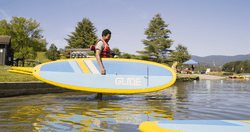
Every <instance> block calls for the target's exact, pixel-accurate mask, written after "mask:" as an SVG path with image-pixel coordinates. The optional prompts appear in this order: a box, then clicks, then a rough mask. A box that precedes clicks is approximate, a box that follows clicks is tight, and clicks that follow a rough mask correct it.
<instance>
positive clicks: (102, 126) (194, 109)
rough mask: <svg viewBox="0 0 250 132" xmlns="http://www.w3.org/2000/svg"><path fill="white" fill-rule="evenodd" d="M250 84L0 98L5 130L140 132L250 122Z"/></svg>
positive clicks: (0, 121) (1, 122) (201, 83)
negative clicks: (170, 125)
mask: <svg viewBox="0 0 250 132" xmlns="http://www.w3.org/2000/svg"><path fill="white" fill-rule="evenodd" d="M249 84H250V80H229V79H228V80H201V81H194V82H176V83H175V84H174V85H173V86H171V87H170V88H167V89H164V90H161V91H157V92H152V93H143V94H134V95H107V94H104V96H103V100H102V101H86V97H88V96H89V94H90V93H85V92H68V93H62V94H41V95H29V96H18V97H9V98H0V130H1V132H4V131H42V132H47V131H60V132H63V131H94V132H95V131H97V132H98V131H107V132H112V131H114V132H127V131H130V132H137V131H138V132H139V129H138V127H139V125H140V123H141V122H143V121H160V120H250V114H249V110H250V85H249Z"/></svg>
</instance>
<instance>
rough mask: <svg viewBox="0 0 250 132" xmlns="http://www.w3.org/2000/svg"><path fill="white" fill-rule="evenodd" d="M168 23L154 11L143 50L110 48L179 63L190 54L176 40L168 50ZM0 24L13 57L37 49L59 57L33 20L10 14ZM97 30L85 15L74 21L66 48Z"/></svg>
mask: <svg viewBox="0 0 250 132" xmlns="http://www.w3.org/2000/svg"><path fill="white" fill-rule="evenodd" d="M168 26H169V25H168V24H165V21H164V20H163V19H162V18H161V15H160V14H156V15H155V16H154V17H153V19H152V20H150V22H149V25H148V28H147V29H146V30H145V32H144V34H145V35H146V36H147V37H146V39H144V40H142V43H143V44H144V46H145V47H144V50H141V51H136V52H137V53H139V56H136V55H132V54H128V53H124V54H122V52H121V51H120V50H119V49H118V48H113V50H114V51H116V53H117V55H118V56H119V58H127V59H140V60H147V61H153V62H158V63H166V64H171V63H172V61H178V62H179V64H178V65H182V63H183V62H185V61H187V60H189V59H190V58H191V55H190V54H189V53H188V50H187V47H185V46H183V45H182V44H178V45H177V46H176V50H170V47H171V46H172V45H173V42H174V41H173V40H172V39H170V37H169V35H170V34H171V31H170V30H169V29H168ZM0 28H1V30H0V35H8V36H11V39H12V48H13V49H14V52H15V54H14V57H15V58H24V59H31V58H35V57H36V53H37V52H44V51H46V54H45V55H46V56H47V58H49V59H51V60H56V59H58V58H59V56H58V54H59V52H58V50H57V47H56V46H55V45H54V44H51V46H50V48H49V49H48V50H47V49H46V46H47V45H48V43H47V41H46V39H45V38H43V36H42V32H43V31H44V30H43V29H42V28H41V27H40V23H38V22H37V21H36V20H33V19H32V18H30V19H26V18H24V17H13V18H12V20H10V22H7V21H6V20H1V21H0ZM96 32H97V29H96V27H95V26H94V23H92V22H91V21H90V20H89V19H88V18H83V19H82V21H80V22H78V23H77V26H76V27H75V31H74V32H71V34H70V35H68V38H64V39H65V40H66V41H67V42H68V45H67V46H65V48H89V47H90V46H91V45H93V44H95V43H96V41H97V40H98V37H97V35H96Z"/></svg>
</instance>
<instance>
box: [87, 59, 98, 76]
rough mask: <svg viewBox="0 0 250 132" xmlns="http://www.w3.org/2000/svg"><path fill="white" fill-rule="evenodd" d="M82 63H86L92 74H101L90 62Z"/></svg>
mask: <svg viewBox="0 0 250 132" xmlns="http://www.w3.org/2000/svg"><path fill="white" fill-rule="evenodd" d="M84 62H85V63H86V65H87V66H88V68H89V69H90V71H91V72H92V74H101V73H100V72H99V71H98V70H97V68H96V67H95V65H94V64H93V62H92V61H91V60H84Z"/></svg>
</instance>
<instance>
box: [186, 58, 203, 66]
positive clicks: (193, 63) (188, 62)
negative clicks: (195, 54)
mask: <svg viewBox="0 0 250 132" xmlns="http://www.w3.org/2000/svg"><path fill="white" fill-rule="evenodd" d="M183 64H192V65H195V64H199V62H196V61H194V60H193V59H190V60H188V61H186V62H184V63H183Z"/></svg>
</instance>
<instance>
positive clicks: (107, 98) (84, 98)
mask: <svg viewBox="0 0 250 132" xmlns="http://www.w3.org/2000/svg"><path fill="white" fill-rule="evenodd" d="M57 99H62V100H74V101H94V102H95V101H121V100H129V97H124V96H122V97H120V96H103V97H102V100H99V99H93V98H91V99H89V97H57Z"/></svg>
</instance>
